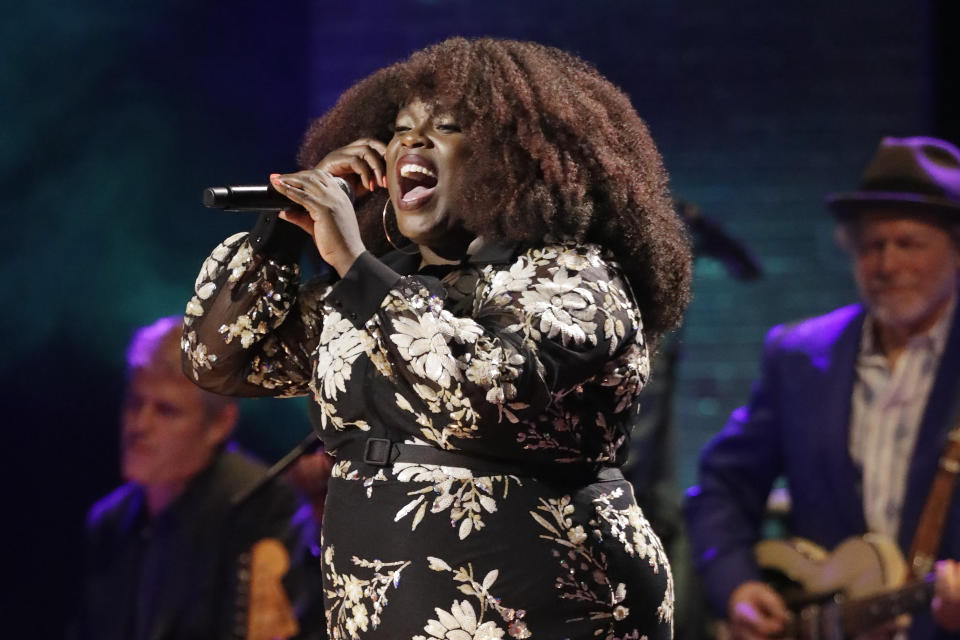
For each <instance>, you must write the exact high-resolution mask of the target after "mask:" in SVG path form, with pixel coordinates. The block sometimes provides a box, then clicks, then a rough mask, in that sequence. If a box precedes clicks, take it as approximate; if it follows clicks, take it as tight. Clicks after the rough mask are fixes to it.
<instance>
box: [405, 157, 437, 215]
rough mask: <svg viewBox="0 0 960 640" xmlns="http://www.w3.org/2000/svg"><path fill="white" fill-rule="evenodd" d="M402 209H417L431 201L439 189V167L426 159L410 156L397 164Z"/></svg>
mask: <svg viewBox="0 0 960 640" xmlns="http://www.w3.org/2000/svg"><path fill="white" fill-rule="evenodd" d="M397 174H398V182H397V185H398V186H399V188H400V203H399V206H400V207H401V208H402V209H416V208H417V207H420V206H422V205H423V204H424V203H425V202H426V201H427V200H429V199H430V198H431V197H432V196H433V193H434V191H436V189H437V167H436V165H434V164H433V163H432V162H430V161H429V160H427V159H426V158H424V157H422V156H418V155H414V154H408V155H405V156H403V157H402V158H400V161H399V162H398V163H397Z"/></svg>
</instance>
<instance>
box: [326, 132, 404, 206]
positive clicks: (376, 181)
mask: <svg viewBox="0 0 960 640" xmlns="http://www.w3.org/2000/svg"><path fill="white" fill-rule="evenodd" d="M386 153H387V146H386V145H385V144H383V143H382V142H380V141H379V140H376V139H374V138H360V139H359V140H354V141H353V142H351V143H350V144H348V145H347V146H345V147H340V148H339V149H335V150H334V151H331V152H330V153H328V154H327V155H326V156H325V157H324V158H323V160H321V161H320V164H318V165H317V167H316V168H317V169H322V170H324V171H326V172H328V173H332V174H333V175H335V176H339V177H341V178H347V180H348V181H349V182H350V183H351V185H352V186H353V187H354V191H355V192H356V195H357V197H358V198H359V197H361V196H363V195H365V194H367V193H370V192H372V191H373V190H375V189H376V188H377V187H383V188H384V189H386V188H387V168H386V161H385V160H384V158H383V157H384V155H385V154H386Z"/></svg>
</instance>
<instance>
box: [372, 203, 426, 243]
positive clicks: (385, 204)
mask: <svg viewBox="0 0 960 640" xmlns="http://www.w3.org/2000/svg"><path fill="white" fill-rule="evenodd" d="M390 204H391V203H390V198H387V201H386V202H384V203H383V214H382V215H381V216H380V219H381V220H382V221H383V235H385V236H386V237H387V242H389V243H390V246H391V247H393V248H394V249H396V250H397V251H399V252H400V253H405V254H407V255H408V256H415V255H417V254H418V253H420V249H419V248H417V249H414V250H413V251H405V250H403V249H401V248H400V247H398V246H397V245H396V244H395V243H394V242H393V238H391V237H390V232H389V231H387V207H389V206H390Z"/></svg>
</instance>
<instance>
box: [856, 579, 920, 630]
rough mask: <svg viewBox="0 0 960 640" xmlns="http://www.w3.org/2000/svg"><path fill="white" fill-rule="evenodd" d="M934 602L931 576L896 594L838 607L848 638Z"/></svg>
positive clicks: (906, 586)
mask: <svg viewBox="0 0 960 640" xmlns="http://www.w3.org/2000/svg"><path fill="white" fill-rule="evenodd" d="M932 598H933V574H932V573H930V574H929V575H927V576H925V577H923V578H921V579H920V580H916V581H915V582H911V583H909V584H906V585H904V586H903V587H900V588H899V589H897V590H895V591H890V592H888V593H882V594H878V595H875V596H870V597H868V598H863V599H862V600H854V601H851V602H844V603H842V604H841V605H840V608H841V612H840V623H841V625H842V627H843V630H844V634H845V635H846V636H847V637H852V636H854V635H857V634H860V633H863V632H865V631H869V630H870V629H873V628H875V627H877V626H878V625H880V624H882V623H884V622H886V621H888V620H893V619H894V618H896V617H897V616H900V615H903V614H905V613H911V612H914V611H916V610H918V609H922V608H924V607H926V606H927V605H928V604H929V603H930V600H931V599H932Z"/></svg>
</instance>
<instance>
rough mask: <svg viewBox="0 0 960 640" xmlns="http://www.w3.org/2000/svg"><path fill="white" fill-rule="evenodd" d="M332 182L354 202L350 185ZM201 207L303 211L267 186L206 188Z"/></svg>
mask: <svg viewBox="0 0 960 640" xmlns="http://www.w3.org/2000/svg"><path fill="white" fill-rule="evenodd" d="M333 179H334V180H336V181H337V184H338V185H340V188H341V189H343V192H344V193H346V194H347V197H348V198H350V202H351V203H352V202H354V201H355V200H356V197H355V196H354V193H353V187H351V186H350V183H349V182H347V181H346V180H344V179H343V178H341V177H339V176H334V177H333ZM203 206H205V207H210V208H211V209H225V210H227V211H282V210H284V209H301V210H302V209H303V207H301V206H300V205H299V204H297V203H296V202H294V201H293V200H290V199H289V198H287V197H286V196H285V195H283V194H282V193H280V192H279V191H277V190H276V189H274V188H273V186H272V185H269V184H248V185H233V186H229V187H207V188H206V189H204V190H203Z"/></svg>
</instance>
